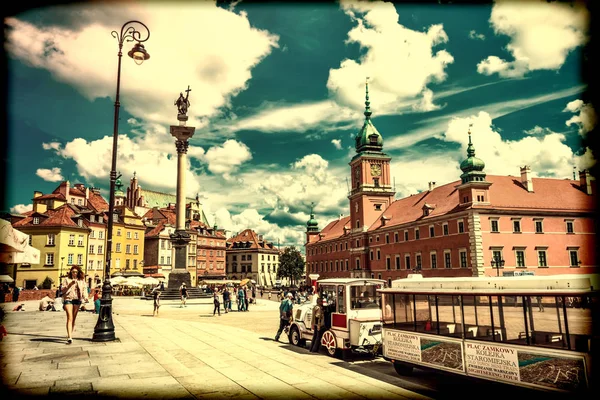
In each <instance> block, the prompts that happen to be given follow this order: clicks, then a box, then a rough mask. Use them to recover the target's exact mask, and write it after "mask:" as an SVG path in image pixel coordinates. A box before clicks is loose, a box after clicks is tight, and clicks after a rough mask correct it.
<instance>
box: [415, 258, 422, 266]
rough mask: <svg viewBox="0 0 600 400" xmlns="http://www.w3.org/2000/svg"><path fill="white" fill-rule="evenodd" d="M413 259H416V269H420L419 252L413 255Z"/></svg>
mask: <svg viewBox="0 0 600 400" xmlns="http://www.w3.org/2000/svg"><path fill="white" fill-rule="evenodd" d="M415 261H416V265H415V266H416V268H417V269H421V268H422V265H421V254H417V255H415Z"/></svg>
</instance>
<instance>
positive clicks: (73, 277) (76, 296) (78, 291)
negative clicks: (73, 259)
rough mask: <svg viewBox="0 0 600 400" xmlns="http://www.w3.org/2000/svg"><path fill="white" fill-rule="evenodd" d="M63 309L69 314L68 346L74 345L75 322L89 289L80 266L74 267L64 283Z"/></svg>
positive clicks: (62, 287)
mask: <svg viewBox="0 0 600 400" xmlns="http://www.w3.org/2000/svg"><path fill="white" fill-rule="evenodd" d="M61 292H62V294H63V308H64V309H65V311H66V313H67V344H71V343H73V338H72V337H71V336H72V335H73V331H74V329H75V320H76V319H77V313H78V312H79V307H80V306H81V303H82V302H83V301H84V300H85V294H86V293H87V288H86V284H85V275H84V273H83V271H82V270H81V267H80V266H79V265H73V266H72V267H71V270H70V271H69V274H68V275H67V277H66V278H65V279H64V280H63V281H62V285H61Z"/></svg>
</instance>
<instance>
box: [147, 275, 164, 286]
mask: <svg viewBox="0 0 600 400" xmlns="http://www.w3.org/2000/svg"><path fill="white" fill-rule="evenodd" d="M143 282H144V285H158V283H159V282H160V281H159V280H158V279H156V278H153V277H151V276H147V277H145V278H144V279H143Z"/></svg>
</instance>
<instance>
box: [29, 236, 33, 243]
mask: <svg viewBox="0 0 600 400" xmlns="http://www.w3.org/2000/svg"><path fill="white" fill-rule="evenodd" d="M28 241H29V245H30V246H31V245H32V243H33V236H31V235H29V239H28Z"/></svg>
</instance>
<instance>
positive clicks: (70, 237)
mask: <svg viewBox="0 0 600 400" xmlns="http://www.w3.org/2000/svg"><path fill="white" fill-rule="evenodd" d="M69 246H75V235H69Z"/></svg>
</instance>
